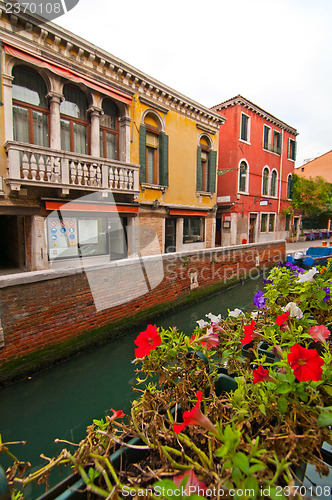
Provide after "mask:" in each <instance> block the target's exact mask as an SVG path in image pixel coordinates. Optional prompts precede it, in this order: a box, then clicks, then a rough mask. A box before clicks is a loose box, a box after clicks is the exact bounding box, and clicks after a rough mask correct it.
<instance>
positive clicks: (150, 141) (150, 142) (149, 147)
mask: <svg viewBox="0 0 332 500" xmlns="http://www.w3.org/2000/svg"><path fill="white" fill-rule="evenodd" d="M158 146H159V138H158V135H156V134H151V133H149V132H147V134H146V173H147V182H150V183H151V184H158V182H159V180H158Z"/></svg>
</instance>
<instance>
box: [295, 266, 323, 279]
mask: <svg viewBox="0 0 332 500" xmlns="http://www.w3.org/2000/svg"><path fill="white" fill-rule="evenodd" d="M317 273H318V271H317V269H316V268H315V267H312V268H311V269H309V271H308V272H306V273H304V274H302V275H301V276H300V277H299V279H298V280H296V283H305V282H306V281H314V276H315V274H317Z"/></svg>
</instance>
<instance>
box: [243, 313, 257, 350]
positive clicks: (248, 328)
mask: <svg viewBox="0 0 332 500" xmlns="http://www.w3.org/2000/svg"><path fill="white" fill-rule="evenodd" d="M255 324H256V322H255V321H254V320H253V319H252V320H251V322H250V325H245V327H244V338H243V339H242V340H241V344H242V345H246V344H250V342H251V341H252V339H253V336H252V335H253V333H254V328H255Z"/></svg>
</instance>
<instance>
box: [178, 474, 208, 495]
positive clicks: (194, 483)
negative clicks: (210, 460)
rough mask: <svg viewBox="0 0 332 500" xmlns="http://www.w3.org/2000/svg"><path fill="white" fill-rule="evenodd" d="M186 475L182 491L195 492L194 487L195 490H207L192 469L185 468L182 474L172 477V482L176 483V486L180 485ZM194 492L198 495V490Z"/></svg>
mask: <svg viewBox="0 0 332 500" xmlns="http://www.w3.org/2000/svg"><path fill="white" fill-rule="evenodd" d="M186 477H188V479H187V482H186V484H185V487H184V488H183V491H182V493H184V492H186V493H190V494H192V493H193V492H195V490H196V489H197V490H200V489H203V490H204V491H206V490H207V487H206V485H205V484H204V483H202V481H200V480H199V479H198V477H197V476H196V474H195V472H194V471H193V469H190V470H187V471H186V472H185V473H184V474H181V475H180V476H175V477H173V482H174V483H175V484H176V486H180V485H181V483H182V481H183V480H184V478H186ZM196 494H197V495H198V491H197V492H196Z"/></svg>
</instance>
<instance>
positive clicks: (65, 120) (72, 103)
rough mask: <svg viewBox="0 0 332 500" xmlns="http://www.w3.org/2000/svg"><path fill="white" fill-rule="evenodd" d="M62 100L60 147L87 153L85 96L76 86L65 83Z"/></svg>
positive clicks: (86, 103)
mask: <svg viewBox="0 0 332 500" xmlns="http://www.w3.org/2000/svg"><path fill="white" fill-rule="evenodd" d="M63 96H64V98H65V99H64V101H62V103H61V106H60V117H61V148H62V149H64V150H65V151H72V152H75V153H80V154H88V125H89V124H88V120H87V109H88V102H87V98H86V96H85V94H84V92H82V90H80V89H79V88H77V87H73V86H71V85H65V86H64V89H63Z"/></svg>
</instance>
